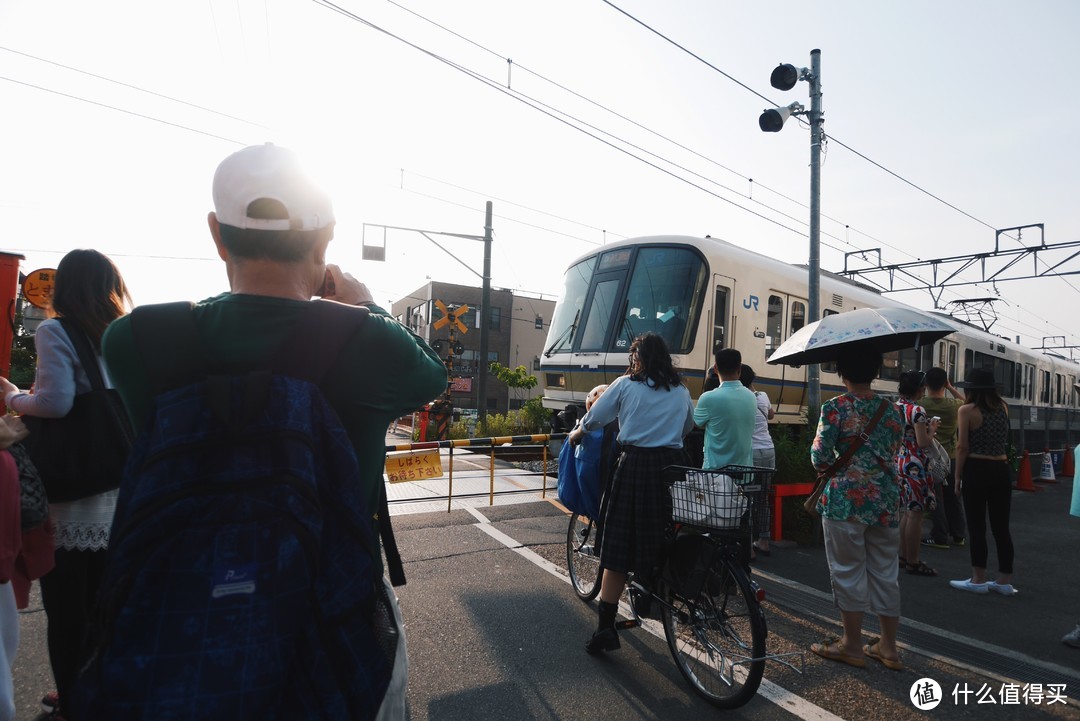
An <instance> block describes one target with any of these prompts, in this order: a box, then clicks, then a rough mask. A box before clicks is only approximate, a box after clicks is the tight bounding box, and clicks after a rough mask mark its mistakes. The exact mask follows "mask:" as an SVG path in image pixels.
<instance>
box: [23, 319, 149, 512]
mask: <svg viewBox="0 0 1080 721" xmlns="http://www.w3.org/2000/svg"><path fill="white" fill-rule="evenodd" d="M59 320H60V324H61V325H62V326H63V328H64V331H65V332H66V333H67V335H68V338H70V339H71V343H72V345H74V346H75V352H76V353H77V354H78V356H79V363H80V364H81V365H82V367H83V370H84V371H86V377H87V378H89V379H90V388H91V390H90V391H88V392H86V393H82V394H80V395H77V396H75V402H74V404H73V405H72V406H71V410H70V411H69V412H68V414H67V415H66V416H64V417H63V418H38V417H35V416H23V417H22V419H23V422H24V423H25V424H26V427H27V428H28V429H29V430H30V435H29V436H27V438H26V440H25V441H23V445H24V446H26V450H27V452H28V453H29V454H30V459H31V460H32V461H33V462H34V465H35V466H36V467H37V469H38V473H39V474H40V475H41V480H42V481H43V482H44V484H45V494H46V495H47V496H48V498H49V502H50V503H56V502H64V501H76V500H78V499H80V498H88V497H89V496H93V495H97V494H98V493H103V492H105V491H111V490H113V489H116V488H119V487H120V478H121V476H122V475H123V472H124V464H125V463H126V462H127V457H128V452H129V451H130V450H131V445H132V442H133V441H134V434H133V433H132V430H131V422H130V421H129V420H128V416H127V411H126V410H125V409H124V405H123V403H122V401H121V400H120V395H119V394H118V393H117V392H116V391H114V390H112V389H110V388H106V387H105V381H104V379H103V378H102V377H101V369H100V367H99V366H98V360H97V355H96V354H95V353H94V350H93V348H92V347H91V346H90V340H89V339H88V338H87V337H86V334H85V333H83V331H82V329H81V328H79V327H78V326H77V325H76V324H75V323H74V322H73V321H70V320H65V319H63V318H60V319H59Z"/></svg>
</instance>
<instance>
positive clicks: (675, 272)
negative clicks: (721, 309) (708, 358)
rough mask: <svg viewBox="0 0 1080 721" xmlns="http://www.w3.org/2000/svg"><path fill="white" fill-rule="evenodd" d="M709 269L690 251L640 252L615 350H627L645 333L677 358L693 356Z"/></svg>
mask: <svg viewBox="0 0 1080 721" xmlns="http://www.w3.org/2000/svg"><path fill="white" fill-rule="evenodd" d="M705 280H706V272H705V263H704V262H703V261H702V259H701V257H700V256H699V255H698V254H697V253H695V252H693V251H692V250H689V249H687V248H670V247H666V248H665V247H645V248H642V249H641V250H639V251H638V254H637V259H636V260H635V262H634V270H633V273H632V274H631V276H630V286H629V287H628V288H627V291H626V303H625V311H624V313H623V318H622V328H620V329H619V332H618V333H616V334H615V339H614V341H613V343H614V347H613V348H612V350H625V349H626V348H627V347H629V342H630V341H631V340H633V339H634V338H635V337H637V336H639V335H641V334H642V333H646V332H652V333H657V334H659V335H661V336H663V338H664V340H665V341H667V344H668V348H669V349H670V351H671V352H672V353H687V352H689V351H690V349H691V348H692V347H693V345H694V332H695V330H696V329H697V324H698V314H699V313H700V312H701V303H702V294H703V293H705V290H706V289H705Z"/></svg>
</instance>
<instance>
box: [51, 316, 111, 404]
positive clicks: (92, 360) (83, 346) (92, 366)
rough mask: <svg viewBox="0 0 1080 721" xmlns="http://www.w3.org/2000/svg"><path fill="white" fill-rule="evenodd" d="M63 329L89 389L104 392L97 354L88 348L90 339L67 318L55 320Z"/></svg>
mask: <svg viewBox="0 0 1080 721" xmlns="http://www.w3.org/2000/svg"><path fill="white" fill-rule="evenodd" d="M57 320H58V321H60V325H61V326H62V327H63V328H64V332H65V333H67V336H68V338H70V339H71V345H73V346H75V353H76V354H77V355H78V356H79V363H80V364H82V367H83V370H84V371H86V377H87V379H88V380H89V381H90V388H92V389H93V390H95V391H100V390H105V379H104V378H102V377H101V366H100V365H98V359H97V353H95V352H94V349H93V348H92V347H91V346H90V339H89V338H87V337H86V333H85V332H84V331H83V329H82V328H80V327H79V324H78V323H76V322H75V321H73V320H71V319H69V318H57Z"/></svg>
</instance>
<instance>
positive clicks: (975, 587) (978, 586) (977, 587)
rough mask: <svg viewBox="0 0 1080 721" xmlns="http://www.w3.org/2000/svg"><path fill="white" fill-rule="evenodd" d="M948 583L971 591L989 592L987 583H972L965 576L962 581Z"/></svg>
mask: <svg viewBox="0 0 1080 721" xmlns="http://www.w3.org/2000/svg"><path fill="white" fill-rule="evenodd" d="M949 585H950V586H952V587H953V588H956V589H959V590H961V591H970V592H971V593H990V588H989V586H990V584H989V583H972V582H971V579H970V578H965V579H964V580H963V581H949Z"/></svg>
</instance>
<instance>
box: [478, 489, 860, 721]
mask: <svg viewBox="0 0 1080 721" xmlns="http://www.w3.org/2000/svg"><path fill="white" fill-rule="evenodd" d="M465 510H466V511H468V512H469V513H470V514H472V516H473V517H474V518H476V520H477V521H478V523H477V524H476V527H477V528H479V529H480V530H481V531H483V532H484V533H486V534H488V535H489V536H491V537H492V538H494V539H495V540H496V541H498V542H499V543H501V544H503V545H504V546H506V547H507V548H509V549H510V550H511V551H514V552H515V553H517V554H519V555H520V556H522V557H523V558H526V559H528V560H529V561H531V562H532V563H534V564H536V565H537V566H539V567H540V568H542V569H544V570H545V571H547V572H548V573H550V574H551V575H553V576H555V577H556V578H558V579H561V580H562V581H565V582H566V583H567V584H569V583H570V577H569V576H568V575H567V574H566V572H565V571H563V570H562V568H560V567H559V566H557V565H555V564H554V563H552V562H551V561H548V560H547V559H545V558H543V557H542V556H540V555H539V554H537V553H536V552H535V551H532V550H530V549H528V548H525V547H524V546H522V545H521V543H519V542H518V541H517V540H516V539H514V538H512V537H510V536H508V535H506V534H505V533H503V532H502V531H500V530H499V529H497V528H495V527H494V526H493V525H491V521H490V520H488V518H487V517H486V516H485V515H484V514H482V513H481V512H480V511H478V510H476V509H475V508H466V509H465ZM619 610H620V611H621V612H622V613H623V615H624V616H627V617H629V616H631V615H632V612H631V610H630V607H629V605H628V604H627V603H626V602H625V601H624V602H621V603H620V604H619ZM641 628H642V629H644V630H645V631H646V632H648V633H651V634H652V635H653V636H656V637H657V638H659V639H661V640H663V641H665V643H666V639H664V629H663V626H662V625H661V624H660V623H657V622H655V621H646V622H645V623H643V624H642V625H641ZM758 694H759V695H761V696H762V697H764V698H766V699H768V700H769V701H772V702H773V703H774V704H776V705H777V706H780V707H781V708H783V709H784V710H785V711H787V712H788V713H790V714H792V715H794V716H797V717H798V718H800V719H805V721H843V717H841V716H837V715H836V714H834V713H831V712H830V711H827V710H825V709H823V708H821V707H820V706H818V705H816V704H813V703H811V702H810V701H807V700H806V699H804V698H803V697H802V696H799V695H797V694H795V693H792V692H791V691H788V690H787V689H785V688H784V687H782V686H779V685H777V684H775V683H773V682H772V681H769V680H768V679H764V678H763V679H762V680H761V686H760V687H759V688H758Z"/></svg>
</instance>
